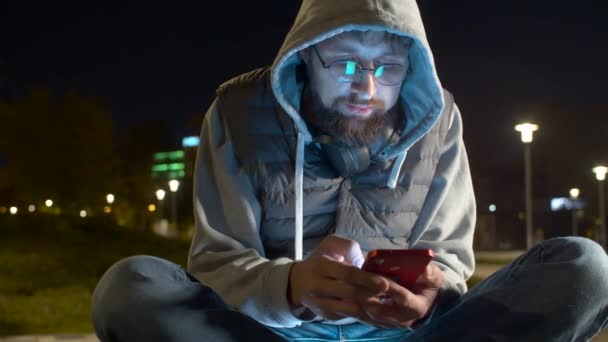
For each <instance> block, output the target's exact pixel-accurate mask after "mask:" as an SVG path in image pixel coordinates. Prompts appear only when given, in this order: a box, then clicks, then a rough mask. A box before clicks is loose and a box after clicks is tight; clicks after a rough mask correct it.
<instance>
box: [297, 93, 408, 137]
mask: <svg viewBox="0 0 608 342" xmlns="http://www.w3.org/2000/svg"><path fill="white" fill-rule="evenodd" d="M305 92H306V93H307V94H306V93H305V96H304V98H305V99H308V100H309V103H310V104H311V106H310V111H309V112H308V115H309V117H310V118H311V119H312V122H313V124H314V125H315V126H317V128H318V129H319V130H321V131H322V132H323V133H325V134H328V135H330V136H331V137H333V138H334V139H336V140H337V141H339V142H341V143H343V144H346V145H348V146H354V147H360V146H369V145H371V144H372V143H374V142H375V141H376V140H377V139H378V138H379V137H380V136H381V135H382V134H383V132H384V130H385V129H386V128H387V127H388V126H393V127H395V128H396V125H397V122H398V121H397V120H398V118H399V105H398V104H395V105H394V106H393V107H392V108H390V109H389V110H386V109H385V107H384V103H383V102H382V101H379V100H375V99H372V100H370V101H361V100H357V96H356V94H351V95H350V96H348V97H346V96H345V97H341V98H338V99H336V100H335V101H334V102H333V104H332V105H331V107H329V108H328V107H326V106H325V105H324V104H323V102H322V101H321V97H320V96H319V94H318V93H316V92H315V91H313V90H310V89H309V90H305ZM345 103H346V104H354V105H365V106H369V107H371V108H373V112H372V113H371V114H370V115H369V116H368V117H366V118H357V117H350V116H347V115H345V114H343V113H341V112H340V110H339V109H338V108H339V106H340V105H341V104H345Z"/></svg>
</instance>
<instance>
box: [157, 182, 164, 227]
mask: <svg viewBox="0 0 608 342" xmlns="http://www.w3.org/2000/svg"><path fill="white" fill-rule="evenodd" d="M165 195H166V192H165V190H163V189H158V190H156V199H157V200H158V216H159V217H160V219H161V220H162V219H163V200H164V199H165Z"/></svg>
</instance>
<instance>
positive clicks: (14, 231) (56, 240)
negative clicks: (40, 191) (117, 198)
mask: <svg viewBox="0 0 608 342" xmlns="http://www.w3.org/2000/svg"><path fill="white" fill-rule="evenodd" d="M187 253H188V242H185V241H175V240H167V239H164V238H161V237H158V236H155V235H153V234H151V233H144V232H136V231H133V230H129V229H126V228H122V227H117V226H113V225H111V224H109V223H107V222H99V221H94V220H82V219H78V220H76V219H74V220H71V219H66V218H61V217H49V216H40V217H28V218H25V217H23V216H22V217H7V216H4V217H0V336H8V335H16V334H33V333H85V332H91V331H93V326H92V323H91V319H90V316H91V294H92V292H93V289H94V288H95V285H96V283H97V281H98V280H99V278H100V277H101V276H102V274H103V273H104V272H105V270H106V269H107V268H108V267H109V266H111V265H112V264H113V263H115V262H116V261H118V260H120V259H122V258H124V257H127V256H130V255H135V254H152V255H157V256H160V257H162V258H165V259H168V260H171V261H173V262H176V263H178V264H181V265H183V266H185V264H186V257H187Z"/></svg>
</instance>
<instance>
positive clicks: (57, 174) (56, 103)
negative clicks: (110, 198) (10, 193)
mask: <svg viewBox="0 0 608 342" xmlns="http://www.w3.org/2000/svg"><path fill="white" fill-rule="evenodd" d="M0 121H1V122H3V123H6V124H3V125H1V128H0V134H1V135H2V136H3V137H6V139H2V143H0V151H3V152H4V153H5V154H6V159H7V165H6V168H5V170H4V173H5V176H6V177H7V179H8V181H9V182H11V183H12V186H13V187H14V189H15V193H16V197H17V198H16V200H18V201H22V202H27V203H36V202H40V201H42V200H43V199H45V198H53V199H54V200H55V201H56V203H60V204H61V205H62V206H63V207H73V208H74V209H77V208H83V207H86V206H96V205H98V204H100V203H103V199H104V194H105V193H107V192H108V191H109V190H110V189H113V188H116V187H118V186H119V185H118V184H119V183H120V179H119V177H118V175H117V173H116V172H115V169H116V165H117V164H118V163H117V157H116V154H115V153H114V146H113V135H112V129H113V122H112V118H111V116H110V114H109V113H108V112H107V111H106V110H105V109H104V108H103V107H102V106H101V105H100V104H99V102H98V101H96V100H94V99H92V98H88V97H84V96H81V95H79V94H78V93H76V92H75V91H68V92H67V93H66V94H63V96H56V94H53V93H52V92H51V91H50V90H49V89H45V88H36V89H33V90H32V91H31V93H30V94H29V96H28V97H26V98H25V99H23V100H21V101H16V102H12V103H2V104H1V105H0Z"/></svg>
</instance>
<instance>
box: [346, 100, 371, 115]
mask: <svg viewBox="0 0 608 342" xmlns="http://www.w3.org/2000/svg"><path fill="white" fill-rule="evenodd" d="M345 107H346V111H347V112H348V114H350V115H347V116H351V117H356V118H361V119H364V118H367V117H369V116H371V114H372V113H373V112H374V107H372V106H369V105H361V104H351V103H347V104H346V105H345Z"/></svg>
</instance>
